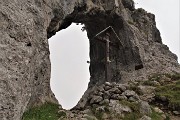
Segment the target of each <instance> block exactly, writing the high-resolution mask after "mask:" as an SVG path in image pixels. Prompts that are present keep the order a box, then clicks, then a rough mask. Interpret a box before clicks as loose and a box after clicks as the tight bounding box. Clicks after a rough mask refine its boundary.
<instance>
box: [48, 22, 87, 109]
mask: <svg viewBox="0 0 180 120" xmlns="http://www.w3.org/2000/svg"><path fill="white" fill-rule="evenodd" d="M82 28H83V25H77V24H74V23H73V24H72V25H71V26H69V27H68V28H66V29H64V30H61V31H60V32H57V33H56V35H54V36H53V37H51V38H50V39H49V47H50V60H51V89H52V91H53V92H54V94H55V96H56V98H57V99H58V101H59V103H60V104H61V105H62V107H63V108H64V109H70V108H72V107H74V106H75V105H76V104H77V102H78V101H79V100H80V98H81V97H82V95H83V94H84V92H85V90H86V89H87V86H88V82H89V79H90V75H89V64H87V61H89V40H88V38H87V33H86V31H84V32H82V30H81V29H82Z"/></svg>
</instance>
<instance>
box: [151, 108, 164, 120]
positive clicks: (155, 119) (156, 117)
mask: <svg viewBox="0 0 180 120" xmlns="http://www.w3.org/2000/svg"><path fill="white" fill-rule="evenodd" d="M161 115H162V114H160V113H157V112H155V111H154V109H152V113H151V115H150V117H151V119H152V120H163V118H162V116H161Z"/></svg>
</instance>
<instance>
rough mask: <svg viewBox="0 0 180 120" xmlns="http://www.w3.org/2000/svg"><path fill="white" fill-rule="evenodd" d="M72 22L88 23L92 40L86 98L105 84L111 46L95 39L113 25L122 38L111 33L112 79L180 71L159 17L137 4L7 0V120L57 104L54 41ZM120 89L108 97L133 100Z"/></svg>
mask: <svg viewBox="0 0 180 120" xmlns="http://www.w3.org/2000/svg"><path fill="white" fill-rule="evenodd" d="M72 22H76V23H83V24H84V25H85V29H86V31H87V33H88V38H89V40H90V59H91V63H90V75H91V79H90V83H89V89H88V91H87V92H86V93H85V95H84V97H83V99H84V98H88V96H89V94H88V93H90V91H93V89H92V86H94V85H95V84H102V83H104V82H105V72H104V71H105V64H104V59H105V45H104V43H102V42H100V41H99V40H97V39H102V38H103V37H104V34H101V35H100V36H98V37H97V38H94V39H92V38H93V37H94V36H95V35H96V34H97V33H99V32H100V31H102V30H103V29H105V28H106V27H108V26H112V28H113V29H114V31H115V33H116V34H117V36H118V37H119V39H120V40H119V39H118V38H117V36H116V35H115V34H114V32H113V31H112V29H111V30H110V29H109V30H108V31H107V32H108V34H109V35H110V38H109V39H110V41H111V42H112V44H110V60H111V63H109V75H108V78H109V79H108V81H111V82H112V81H115V82H123V81H124V82H125V81H127V80H137V79H139V80H142V79H144V78H147V76H148V75H149V74H151V73H156V72H162V73H163V72H166V73H167V72H169V73H171V72H177V73H180V67H179V64H178V63H177V57H176V55H174V54H173V53H171V52H170V51H169V48H168V47H167V46H166V45H163V44H162V41H161V37H160V32H159V30H158V29H157V28H156V23H155V16H154V15H153V14H151V13H147V12H146V11H145V10H143V9H137V10H136V9H135V8H134V2H133V1H132V0H128V1H126V0H111V1H109V0H23V1H22V0H14V1H12V0H1V1H0V37H1V38H0V75H1V78H0V119H1V120H19V119H20V118H21V116H22V114H23V112H24V111H25V110H26V109H28V108H29V107H32V106H36V105H38V104H42V103H44V102H46V101H50V102H57V100H56V99H55V97H54V95H53V93H52V92H51V89H50V60H49V47H48V38H50V37H51V36H53V35H54V34H55V33H56V32H57V31H59V30H62V29H65V28H67V27H68V26H69V25H70V24H71V23H72ZM117 88H118V89H119V88H120V89H119V90H117V89H116V90H110V91H107V95H109V93H114V96H109V97H110V98H111V97H113V98H116V99H129V97H128V96H126V95H122V96H121V97H120V98H118V97H117V96H116V94H120V93H121V92H124V91H125V90H126V89H125V85H124V86H123V87H121V86H120V87H117ZM104 89H106V90H107V89H109V88H108V87H106V88H104ZM102 97H103V96H102ZM107 99H109V98H106V100H104V101H105V102H107ZM97 101H98V100H97ZM86 102H87V101H86V100H84V101H83V102H80V103H81V105H84V103H86ZM82 103H83V104H82ZM78 106H79V104H78Z"/></svg>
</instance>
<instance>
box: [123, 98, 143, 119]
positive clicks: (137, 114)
mask: <svg viewBox="0 0 180 120" xmlns="http://www.w3.org/2000/svg"><path fill="white" fill-rule="evenodd" d="M120 104H122V105H125V106H128V107H130V108H131V110H132V111H133V112H131V113H126V114H125V116H124V118H122V120H137V119H139V118H140V117H142V115H141V113H140V111H139V110H140V105H139V103H135V102H129V101H125V100H122V101H120Z"/></svg>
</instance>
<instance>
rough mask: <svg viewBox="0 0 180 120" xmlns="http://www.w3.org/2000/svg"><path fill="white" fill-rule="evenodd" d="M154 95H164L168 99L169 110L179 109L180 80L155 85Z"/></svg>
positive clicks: (158, 96)
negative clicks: (158, 85)
mask: <svg viewBox="0 0 180 120" xmlns="http://www.w3.org/2000/svg"><path fill="white" fill-rule="evenodd" d="M155 91H156V97H157V98H160V97H161V96H165V97H166V98H167V100H168V107H169V108H170V109H171V110H180V80H178V81H176V82H174V83H171V84H167V85H164V86H160V87H157V88H156V89H155Z"/></svg>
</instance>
